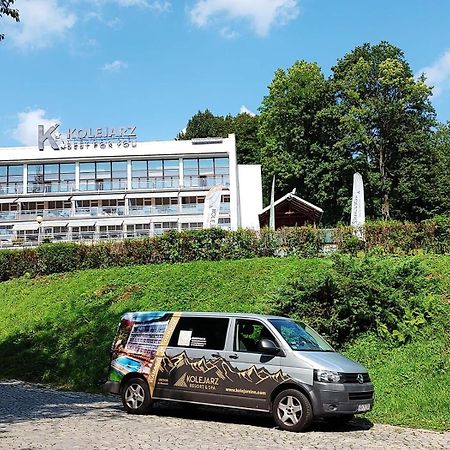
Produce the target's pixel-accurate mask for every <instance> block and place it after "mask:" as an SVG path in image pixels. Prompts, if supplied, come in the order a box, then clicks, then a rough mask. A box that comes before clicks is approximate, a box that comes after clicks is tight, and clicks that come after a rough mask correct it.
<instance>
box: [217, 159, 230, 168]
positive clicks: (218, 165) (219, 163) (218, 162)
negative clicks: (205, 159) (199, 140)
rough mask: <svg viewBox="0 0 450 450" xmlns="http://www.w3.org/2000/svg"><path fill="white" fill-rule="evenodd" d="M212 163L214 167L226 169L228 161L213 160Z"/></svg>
mask: <svg viewBox="0 0 450 450" xmlns="http://www.w3.org/2000/svg"><path fill="white" fill-rule="evenodd" d="M214 163H215V165H216V167H228V166H229V161H228V158H214Z"/></svg>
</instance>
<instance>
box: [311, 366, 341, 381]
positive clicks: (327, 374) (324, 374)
mask: <svg viewBox="0 0 450 450" xmlns="http://www.w3.org/2000/svg"><path fill="white" fill-rule="evenodd" d="M314 380H316V381H321V382H322V383H339V381H340V380H341V374H340V373H339V372H333V371H331V370H317V369H316V370H314Z"/></svg>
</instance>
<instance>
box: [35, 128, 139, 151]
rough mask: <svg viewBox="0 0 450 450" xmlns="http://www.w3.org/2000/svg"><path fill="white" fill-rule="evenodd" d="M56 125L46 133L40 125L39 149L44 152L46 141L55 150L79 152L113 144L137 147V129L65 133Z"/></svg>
mask: <svg viewBox="0 0 450 450" xmlns="http://www.w3.org/2000/svg"><path fill="white" fill-rule="evenodd" d="M58 128H59V124H55V125H53V126H51V127H50V128H48V129H47V130H46V131H44V125H38V147H39V150H41V151H43V150H44V145H45V143H46V141H48V143H49V144H50V147H51V148H52V149H53V150H72V149H74V150H78V149H83V148H89V147H91V146H92V147H93V148H107V147H112V145H113V143H114V144H116V145H117V146H118V147H120V146H123V147H125V148H126V147H130V146H131V147H136V145H137V142H136V127H120V128H69V129H68V130H67V131H66V132H65V133H61V132H60V131H58Z"/></svg>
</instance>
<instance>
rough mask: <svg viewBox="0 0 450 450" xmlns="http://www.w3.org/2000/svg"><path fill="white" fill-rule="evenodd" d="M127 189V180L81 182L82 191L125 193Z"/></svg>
mask: <svg viewBox="0 0 450 450" xmlns="http://www.w3.org/2000/svg"><path fill="white" fill-rule="evenodd" d="M126 189H127V180H126V179H120V180H111V181H108V180H103V181H95V180H80V191H83V192H96V191H124V190H126Z"/></svg>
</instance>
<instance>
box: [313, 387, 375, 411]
mask: <svg viewBox="0 0 450 450" xmlns="http://www.w3.org/2000/svg"><path fill="white" fill-rule="evenodd" d="M311 394H312V395H311V399H312V401H313V410H314V416H316V417H323V416H336V415H339V414H362V413H364V412H368V411H370V410H371V409H372V405H373V400H374V387H373V384H372V383H363V384H359V383H320V382H317V381H315V382H314V387H313V391H312V392H311Z"/></svg>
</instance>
